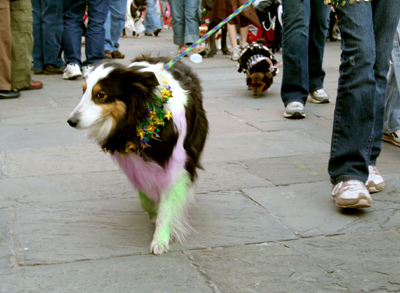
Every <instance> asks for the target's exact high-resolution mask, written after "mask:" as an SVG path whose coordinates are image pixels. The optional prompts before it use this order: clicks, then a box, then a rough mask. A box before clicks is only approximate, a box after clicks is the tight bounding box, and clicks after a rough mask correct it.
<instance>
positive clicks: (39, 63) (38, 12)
mask: <svg viewBox="0 0 400 293" xmlns="http://www.w3.org/2000/svg"><path fill="white" fill-rule="evenodd" d="M32 16H33V51H32V59H33V69H34V70H35V71H36V70H43V69H44V60H43V46H42V44H43V41H42V1H41V0H32ZM42 72H43V71H42Z"/></svg>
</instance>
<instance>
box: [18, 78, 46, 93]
mask: <svg viewBox="0 0 400 293" xmlns="http://www.w3.org/2000/svg"><path fill="white" fill-rule="evenodd" d="M42 87H43V83H42V82H40V81H34V80H32V82H31V85H30V86H28V87H26V88H23V89H21V90H22V91H27V90H40V89H41V88H42Z"/></svg>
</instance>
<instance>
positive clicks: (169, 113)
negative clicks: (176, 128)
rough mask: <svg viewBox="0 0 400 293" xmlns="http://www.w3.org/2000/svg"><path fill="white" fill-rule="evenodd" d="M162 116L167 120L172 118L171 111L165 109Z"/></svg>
mask: <svg viewBox="0 0 400 293" xmlns="http://www.w3.org/2000/svg"><path fill="white" fill-rule="evenodd" d="M164 117H165V118H167V119H168V120H169V119H171V118H172V113H171V112H170V111H167V113H166V114H165V115H164Z"/></svg>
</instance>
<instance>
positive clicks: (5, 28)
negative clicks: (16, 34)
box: [0, 0, 11, 91]
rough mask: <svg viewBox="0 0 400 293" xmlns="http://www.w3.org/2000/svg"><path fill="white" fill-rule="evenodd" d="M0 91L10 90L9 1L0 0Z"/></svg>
mask: <svg viewBox="0 0 400 293" xmlns="http://www.w3.org/2000/svg"><path fill="white" fill-rule="evenodd" d="M0 4H1V5H2V6H3V10H4V11H3V12H2V16H1V17H0V68H1V70H0V91H11V20H10V18H11V16H10V1H9V0H0Z"/></svg>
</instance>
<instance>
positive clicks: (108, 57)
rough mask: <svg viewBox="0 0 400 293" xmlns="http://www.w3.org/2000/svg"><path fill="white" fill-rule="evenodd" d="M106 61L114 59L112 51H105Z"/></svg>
mask: <svg viewBox="0 0 400 293" xmlns="http://www.w3.org/2000/svg"><path fill="white" fill-rule="evenodd" d="M104 59H112V55H111V51H110V50H105V51H104Z"/></svg>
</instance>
